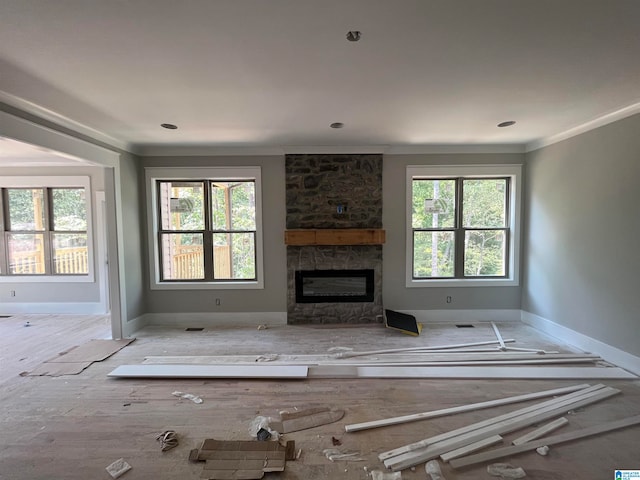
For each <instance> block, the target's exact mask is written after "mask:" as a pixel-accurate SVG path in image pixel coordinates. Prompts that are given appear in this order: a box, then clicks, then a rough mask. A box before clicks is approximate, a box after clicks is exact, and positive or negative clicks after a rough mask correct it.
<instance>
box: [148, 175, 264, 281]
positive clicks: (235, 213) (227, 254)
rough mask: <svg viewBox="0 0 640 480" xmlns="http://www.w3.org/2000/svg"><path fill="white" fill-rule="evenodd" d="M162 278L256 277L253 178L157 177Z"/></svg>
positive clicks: (223, 278) (212, 279)
mask: <svg viewBox="0 0 640 480" xmlns="http://www.w3.org/2000/svg"><path fill="white" fill-rule="evenodd" d="M157 192H158V212H159V218H160V221H159V231H158V236H159V238H158V243H159V245H160V252H159V254H160V259H159V260H160V265H161V281H212V282H215V281H236V280H242V281H246V280H255V279H256V276H257V272H256V263H257V262H256V234H257V228H256V189H255V181H253V180H246V181H245V180H242V181H232V180H224V179H220V180H210V179H203V180H185V181H177V180H171V181H169V180H158V181H157Z"/></svg>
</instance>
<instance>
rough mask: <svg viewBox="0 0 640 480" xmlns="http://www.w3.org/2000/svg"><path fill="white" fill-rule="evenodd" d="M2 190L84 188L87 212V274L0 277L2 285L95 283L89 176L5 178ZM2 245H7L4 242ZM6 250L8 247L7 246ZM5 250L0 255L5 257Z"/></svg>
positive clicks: (2, 181) (2, 182) (1, 184)
mask: <svg viewBox="0 0 640 480" xmlns="http://www.w3.org/2000/svg"><path fill="white" fill-rule="evenodd" d="M0 187H2V188H65V187H67V188H69V187H76V188H84V189H85V208H86V212H87V267H88V272H87V273H86V274H77V275H0V283H93V282H94V281H95V261H94V256H95V249H94V245H93V222H92V219H93V209H92V202H91V198H92V192H91V179H90V178H89V177H87V176H60V177H57V176H50V177H49V176H47V177H40V176H34V177H30V176H3V177H0ZM2 245H5V243H4V242H2ZM5 248H6V245H5ZM6 254H7V253H6V251H4V249H3V250H2V252H0V255H5V257H6Z"/></svg>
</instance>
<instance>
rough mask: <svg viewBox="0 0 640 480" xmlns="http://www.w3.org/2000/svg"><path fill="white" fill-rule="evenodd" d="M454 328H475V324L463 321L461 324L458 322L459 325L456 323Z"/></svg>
mask: <svg viewBox="0 0 640 480" xmlns="http://www.w3.org/2000/svg"><path fill="white" fill-rule="evenodd" d="M456 328H475V326H474V325H470V324H468V323H463V324H460V325H456Z"/></svg>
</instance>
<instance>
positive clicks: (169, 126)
mask: <svg viewBox="0 0 640 480" xmlns="http://www.w3.org/2000/svg"><path fill="white" fill-rule="evenodd" d="M160 126H161V127H162V128H166V129H168V130H177V129H178V126H177V125H174V124H173V123H161V124H160Z"/></svg>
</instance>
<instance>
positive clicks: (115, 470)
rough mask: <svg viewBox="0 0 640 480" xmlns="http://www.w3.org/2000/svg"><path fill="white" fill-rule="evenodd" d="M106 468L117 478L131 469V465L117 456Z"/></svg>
mask: <svg viewBox="0 0 640 480" xmlns="http://www.w3.org/2000/svg"><path fill="white" fill-rule="evenodd" d="M106 470H107V472H109V475H111V476H112V477H113V478H118V477H121V476H122V475H124V474H125V473H127V472H128V471H129V470H131V465H129V464H128V463H127V462H125V460H124V458H119V459H118V460H116V461H115V462H113V463H112V464H111V465H109V466H108V467H107V468H106Z"/></svg>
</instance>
